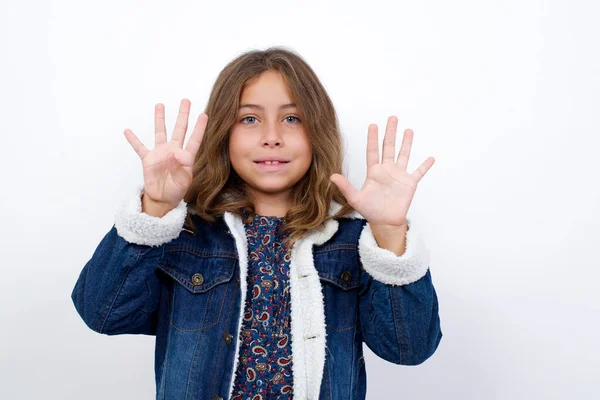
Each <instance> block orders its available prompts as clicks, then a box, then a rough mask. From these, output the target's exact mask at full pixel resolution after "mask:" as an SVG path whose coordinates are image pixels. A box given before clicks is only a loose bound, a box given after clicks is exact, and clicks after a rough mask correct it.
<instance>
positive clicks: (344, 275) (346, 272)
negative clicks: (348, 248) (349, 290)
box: [341, 271, 352, 283]
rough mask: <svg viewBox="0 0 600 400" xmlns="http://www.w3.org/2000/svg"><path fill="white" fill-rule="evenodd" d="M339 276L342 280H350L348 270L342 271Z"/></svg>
mask: <svg viewBox="0 0 600 400" xmlns="http://www.w3.org/2000/svg"><path fill="white" fill-rule="evenodd" d="M341 278H342V281H343V282H345V283H348V282H350V281H351V280H352V274H351V273H350V272H348V271H344V272H343V273H342V276H341Z"/></svg>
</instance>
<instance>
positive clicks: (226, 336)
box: [223, 332, 233, 344]
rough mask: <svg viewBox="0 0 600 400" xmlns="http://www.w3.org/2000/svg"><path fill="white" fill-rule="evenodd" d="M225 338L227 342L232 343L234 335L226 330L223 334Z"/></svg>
mask: <svg viewBox="0 0 600 400" xmlns="http://www.w3.org/2000/svg"><path fill="white" fill-rule="evenodd" d="M223 339H224V340H225V343H227V344H231V341H232V339H233V336H231V335H230V334H229V333H227V332H225V334H224V335H223Z"/></svg>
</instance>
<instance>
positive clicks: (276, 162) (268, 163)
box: [254, 161, 289, 165]
mask: <svg viewBox="0 0 600 400" xmlns="http://www.w3.org/2000/svg"><path fill="white" fill-rule="evenodd" d="M254 162H255V163H256V164H264V165H278V164H287V163H288V162H289V161H254Z"/></svg>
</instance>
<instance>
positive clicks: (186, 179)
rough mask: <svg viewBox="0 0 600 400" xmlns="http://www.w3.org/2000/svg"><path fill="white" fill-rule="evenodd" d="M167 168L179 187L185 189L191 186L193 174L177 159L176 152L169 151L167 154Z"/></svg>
mask: <svg viewBox="0 0 600 400" xmlns="http://www.w3.org/2000/svg"><path fill="white" fill-rule="evenodd" d="M167 168H168V169H169V172H170V173H171V179H173V182H174V183H175V184H176V185H177V187H178V188H180V189H183V188H186V187H188V186H189V184H190V181H191V176H190V174H189V173H188V172H187V171H186V170H185V169H184V168H183V167H182V166H181V164H180V163H179V162H178V161H177V159H176V157H175V153H169V155H168V156H167Z"/></svg>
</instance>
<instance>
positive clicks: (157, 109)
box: [154, 103, 167, 147]
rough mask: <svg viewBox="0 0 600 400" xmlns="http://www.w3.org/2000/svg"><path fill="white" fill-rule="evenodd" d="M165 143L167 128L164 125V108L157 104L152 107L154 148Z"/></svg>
mask: <svg viewBox="0 0 600 400" xmlns="http://www.w3.org/2000/svg"><path fill="white" fill-rule="evenodd" d="M162 143H167V127H166V125H165V106H164V104H161V103H158V104H157V105H155V106H154V146H155V147H156V146H157V145H159V144H162Z"/></svg>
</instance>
